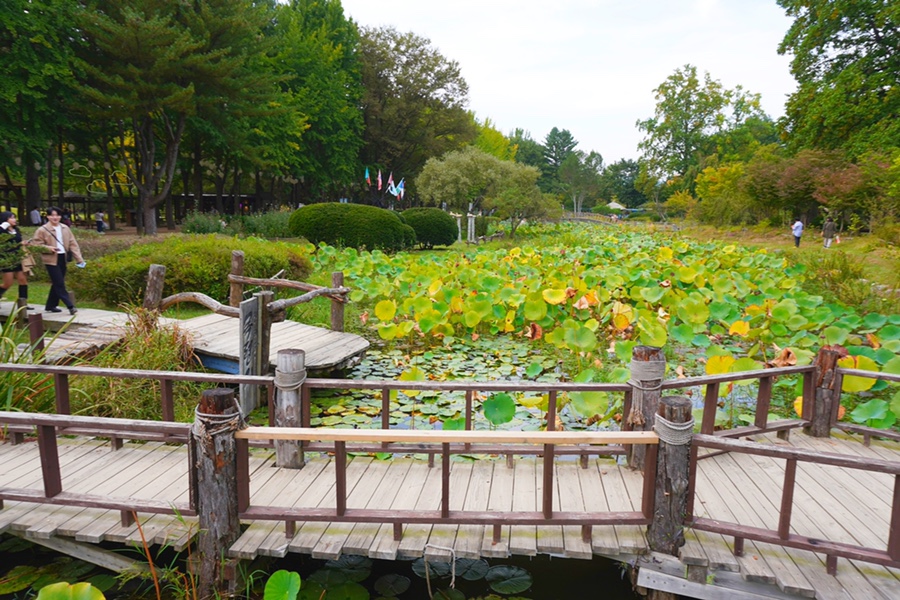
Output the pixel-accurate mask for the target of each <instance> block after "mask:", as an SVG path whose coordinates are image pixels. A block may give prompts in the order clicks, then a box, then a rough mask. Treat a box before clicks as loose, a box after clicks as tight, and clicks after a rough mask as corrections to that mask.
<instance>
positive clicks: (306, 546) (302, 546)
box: [288, 456, 373, 554]
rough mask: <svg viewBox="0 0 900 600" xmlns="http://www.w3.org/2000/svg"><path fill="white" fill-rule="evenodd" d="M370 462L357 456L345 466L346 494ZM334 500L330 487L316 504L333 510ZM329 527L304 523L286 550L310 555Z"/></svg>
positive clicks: (329, 524)
mask: <svg viewBox="0 0 900 600" xmlns="http://www.w3.org/2000/svg"><path fill="white" fill-rule="evenodd" d="M372 460H373V459H371V458H369V457H366V456H357V457H356V458H354V459H353V460H351V461H350V464H349V465H347V491H348V493H349V492H350V491H351V490H353V487H354V486H355V485H356V482H357V481H359V478H360V477H362V475H363V473H365V472H366V469H367V468H368V466H369V463H371V462H372ZM336 498H337V493H336V490H335V488H334V486H333V485H332V487H331V488H330V489H329V490H328V492H327V493H326V494H325V495H324V497H323V498H322V500H321V501H320V502H319V503H318V506H320V507H323V508H334V507H335V499H336ZM331 525H332V524H331V523H322V522H319V523H316V522H310V523H306V524H305V525H303V527H301V528H300V531H298V532H297V535H295V536H294V539H292V540H291V543H290V544H289V545H288V548H289V549H290V551H291V552H300V553H301V554H311V553H312V551H313V549H314V548H315V547H316V545H317V544H318V543H319V540H320V539H321V537H322V535H323V534H324V533H325V532H326V531H327V530H328V528H329V527H330V526H331Z"/></svg>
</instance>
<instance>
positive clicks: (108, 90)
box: [77, 0, 274, 235]
mask: <svg viewBox="0 0 900 600" xmlns="http://www.w3.org/2000/svg"><path fill="white" fill-rule="evenodd" d="M270 17H271V15H270V14H269V13H268V8H267V7H266V6H265V5H263V4H253V3H250V2H247V1H245V0H197V1H196V2H192V3H173V2H167V1H165V0H127V1H116V2H112V1H110V0H91V1H87V2H85V3H84V4H83V6H82V7H81V10H80V11H79V13H78V19H77V20H78V24H79V25H80V26H81V28H82V31H83V34H84V36H83V37H84V40H85V43H86V49H85V51H84V52H83V53H82V55H81V60H80V61H79V63H78V64H79V65H80V66H81V67H82V68H83V69H84V70H85V72H86V77H85V78H84V79H83V81H82V82H81V83H82V85H81V91H82V94H83V95H84V97H85V98H86V101H87V103H88V106H87V109H86V110H87V112H88V113H89V114H93V115H96V116H97V117H98V118H102V119H112V120H113V121H114V122H116V123H117V125H118V143H117V145H116V146H117V148H119V150H120V159H121V160H122V161H123V162H124V163H125V167H126V169H127V172H128V177H129V179H130V180H131V182H132V184H133V185H134V186H135V187H136V188H137V192H138V200H139V206H140V210H139V213H140V216H141V218H142V220H143V223H142V224H143V227H144V231H145V232H146V233H148V234H151V235H152V234H155V233H156V231H157V229H156V207H158V206H159V205H160V204H161V203H162V202H163V201H165V199H166V198H167V196H168V194H169V190H170V189H171V186H172V183H173V181H174V179H173V176H174V171H175V164H176V159H177V157H178V151H179V147H180V144H181V141H182V137H183V134H184V130H185V126H186V122H187V118H188V117H189V116H191V115H194V114H196V113H197V111H198V108H199V107H201V106H203V107H206V108H209V107H215V108H216V109H217V110H220V111H222V112H232V113H241V112H242V111H245V112H244V113H243V114H251V112H252V111H253V109H259V107H265V106H267V105H268V102H269V100H270V99H271V93H272V91H273V89H274V87H273V82H272V80H271V77H270V76H269V75H268V73H267V72H266V71H265V70H263V69H261V68H259V67H260V64H261V55H260V53H259V50H260V48H261V47H260V45H259V40H261V39H262V31H263V28H264V27H265V26H266V25H267V23H268V22H269V18H270ZM139 224H140V222H139Z"/></svg>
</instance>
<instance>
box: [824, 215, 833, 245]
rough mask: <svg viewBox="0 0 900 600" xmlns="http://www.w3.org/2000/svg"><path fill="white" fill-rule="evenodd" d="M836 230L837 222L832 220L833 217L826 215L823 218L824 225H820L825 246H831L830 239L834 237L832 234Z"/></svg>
mask: <svg viewBox="0 0 900 600" xmlns="http://www.w3.org/2000/svg"><path fill="white" fill-rule="evenodd" d="M836 231H837V223H835V222H834V219H832V218H831V217H828V218H827V219H825V225H823V226H822V238H823V239H824V241H825V247H826V248H831V240H833V239H834V234H835V232H836Z"/></svg>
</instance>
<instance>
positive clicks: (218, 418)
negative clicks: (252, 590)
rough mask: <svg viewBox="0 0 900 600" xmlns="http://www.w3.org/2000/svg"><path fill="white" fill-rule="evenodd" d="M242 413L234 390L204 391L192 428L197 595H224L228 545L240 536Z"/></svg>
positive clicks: (190, 453) (189, 449)
mask: <svg viewBox="0 0 900 600" xmlns="http://www.w3.org/2000/svg"><path fill="white" fill-rule="evenodd" d="M241 423H242V420H241V415H240V411H239V410H238V407H237V406H235V403H234V391H233V390H230V389H227V388H217V389H213V390H205V391H204V392H203V395H202V397H201V398H200V406H199V408H198V409H197V415H196V418H195V419H194V424H193V426H192V427H191V434H190V441H189V445H188V451H189V457H190V463H189V464H190V465H191V469H190V471H189V473H190V478H191V486H190V489H191V491H192V496H191V506H192V508H194V509H195V510H196V511H197V516H198V520H199V526H200V530H199V532H198V538H197V551H198V560H199V567H198V573H197V579H198V584H197V594H198V597H199V598H213V597H223V596H226V595H229V594H230V593H231V590H228V589H226V588H227V586H226V585H225V581H224V580H225V575H226V571H227V570H228V569H227V566H228V564H227V561H226V558H227V556H228V549H229V548H230V547H231V545H232V544H233V543H234V542H235V541H236V540H237V539H238V537H240V535H241V521H240V518H239V513H238V484H237V474H238V473H237V462H238V461H237V440H236V439H235V437H234V434H235V432H236V431H237V430H238V429H239V428H240V427H241Z"/></svg>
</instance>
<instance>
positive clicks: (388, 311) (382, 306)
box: [375, 300, 397, 321]
mask: <svg viewBox="0 0 900 600" xmlns="http://www.w3.org/2000/svg"><path fill="white" fill-rule="evenodd" d="M396 314H397V305H396V304H394V302H393V301H391V300H382V301H381V302H379V303H378V304H376V305H375V316H376V317H378V318H379V319H380V320H382V321H392V320H393V319H394V315H396Z"/></svg>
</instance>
